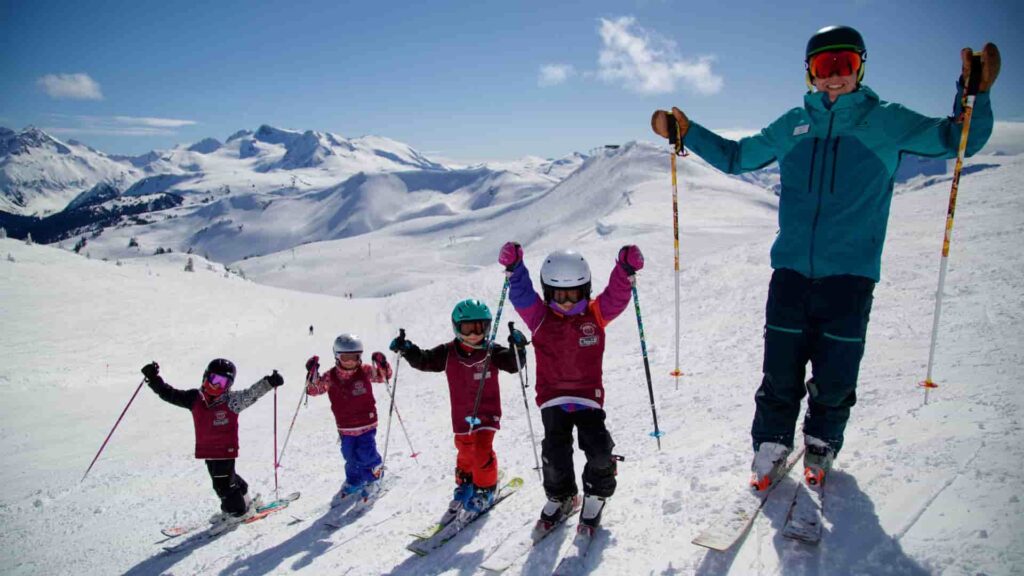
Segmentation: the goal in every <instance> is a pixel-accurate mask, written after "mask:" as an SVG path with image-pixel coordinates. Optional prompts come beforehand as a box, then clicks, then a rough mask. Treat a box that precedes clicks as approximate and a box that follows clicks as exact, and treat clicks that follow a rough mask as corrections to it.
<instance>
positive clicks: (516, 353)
mask: <svg viewBox="0 0 1024 576" xmlns="http://www.w3.org/2000/svg"><path fill="white" fill-rule="evenodd" d="M515 330H516V327H515V322H513V321H511V320H509V321H508V332H509V336H510V337H511V335H512V334H514V333H515ZM526 344H529V342H527V343H526ZM526 344H524V345H523V346H524V348H523V349H524V350H525V349H526V348H525V346H526ZM512 355H513V356H515V357H516V372H517V373H518V374H519V385H520V387H521V388H522V391H523V408H526V424H527V425H528V426H529V427H530V446H531V447H533V463H534V467H533V469H534V470H536V471H537V477H538V478H539V479H540V481H541V482H543V481H544V476H543V475H542V474H541V471H540V470H541V468H540V459H539V458H537V440H536V438H535V437H534V435H533V420H531V419H530V402H529V401H528V400H527V399H526V386H527V384H526V380H525V379H524V377H525V374H524V372H525V371H526V363H525V362H524V363H523V364H522V365H520V364H519V351H518V350H516V347H515V346H513V347H512Z"/></svg>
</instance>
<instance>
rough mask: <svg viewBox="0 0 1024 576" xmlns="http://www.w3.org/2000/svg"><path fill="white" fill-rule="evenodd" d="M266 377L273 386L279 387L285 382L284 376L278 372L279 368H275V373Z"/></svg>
mask: <svg viewBox="0 0 1024 576" xmlns="http://www.w3.org/2000/svg"><path fill="white" fill-rule="evenodd" d="M265 378H266V379H267V382H270V387H271V388H277V387H278V386H281V385H282V384H284V378H283V377H281V375H280V374H278V373H277V370H274V373H273V374H271V375H270V376H266V377H265Z"/></svg>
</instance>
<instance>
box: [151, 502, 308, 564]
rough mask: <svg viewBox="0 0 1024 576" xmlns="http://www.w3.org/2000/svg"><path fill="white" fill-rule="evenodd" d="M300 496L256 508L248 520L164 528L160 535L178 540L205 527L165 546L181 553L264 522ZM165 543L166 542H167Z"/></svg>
mask: <svg viewBox="0 0 1024 576" xmlns="http://www.w3.org/2000/svg"><path fill="white" fill-rule="evenodd" d="M299 496H301V493H299V492H292V493H291V494H288V495H287V496H284V497H283V498H280V499H278V500H274V501H272V502H268V503H266V504H261V505H258V506H257V507H256V512H255V513H254V514H253V515H252V516H249V517H248V518H245V519H244V520H242V521H240V522H233V521H232V520H230V519H227V520H224V521H222V522H218V523H216V524H212V525H211V524H210V523H208V522H195V523H192V524H182V525H177V526H170V527H167V528H163V529H161V530H160V533H161V534H163V535H164V536H166V537H167V539H168V540H169V539H174V538H178V537H179V536H184V535H186V534H189V533H192V532H196V531H197V530H200V529H202V528H204V527H205V528H206V529H205V530H203V531H202V532H198V533H196V534H194V535H192V536H191V537H189V538H187V539H185V540H183V541H180V542H178V543H177V544H171V545H168V546H164V550H166V551H167V552H179V551H181V550H184V549H186V548H189V547H190V546H193V545H196V544H198V543H201V542H205V541H207V540H212V539H214V538H216V537H218V536H220V535H222V534H225V533H227V532H230V531H231V530H234V529H235V528H237V527H238V526H241V525H242V524H252V523H253V522H257V521H259V520H262V519H264V518H266V517H267V516H269V515H271V514H273V513H274V512H280V511H281V510H284V509H285V508H287V507H288V505H289V504H291V503H292V502H294V501H295V500H298V499H299ZM255 499H256V500H257V501H258V500H259V495H257V496H256V498H255ZM164 541H165V542H166V540H164Z"/></svg>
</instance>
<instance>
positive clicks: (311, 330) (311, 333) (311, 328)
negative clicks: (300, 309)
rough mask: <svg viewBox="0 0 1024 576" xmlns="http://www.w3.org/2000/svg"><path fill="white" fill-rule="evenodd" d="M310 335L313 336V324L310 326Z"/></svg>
mask: <svg viewBox="0 0 1024 576" xmlns="http://www.w3.org/2000/svg"><path fill="white" fill-rule="evenodd" d="M309 335H310V336H312V335H313V325H312V324H310V325H309Z"/></svg>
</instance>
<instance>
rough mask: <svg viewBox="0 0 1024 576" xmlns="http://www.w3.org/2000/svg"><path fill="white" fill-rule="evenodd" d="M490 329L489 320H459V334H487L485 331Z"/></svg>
mask: <svg viewBox="0 0 1024 576" xmlns="http://www.w3.org/2000/svg"><path fill="white" fill-rule="evenodd" d="M490 329H491V321H490V320H464V321H462V322H459V334H462V335H463V336H470V335H473V334H487V331H488V330H490Z"/></svg>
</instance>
